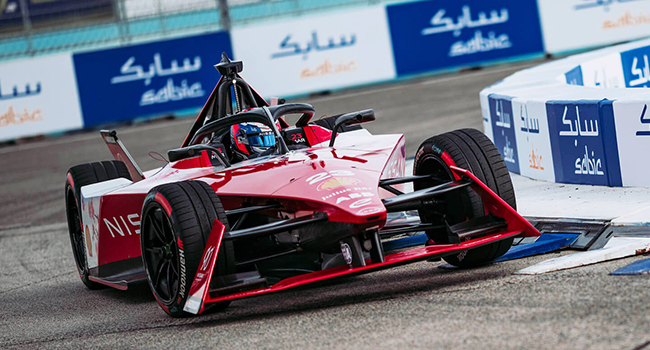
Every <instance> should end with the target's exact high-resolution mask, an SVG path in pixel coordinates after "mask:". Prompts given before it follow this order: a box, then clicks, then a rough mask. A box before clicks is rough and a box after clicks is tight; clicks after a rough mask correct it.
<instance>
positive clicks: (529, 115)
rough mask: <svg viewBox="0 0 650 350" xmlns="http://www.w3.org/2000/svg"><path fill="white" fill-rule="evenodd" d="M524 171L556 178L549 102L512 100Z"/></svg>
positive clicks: (522, 173)
mask: <svg viewBox="0 0 650 350" xmlns="http://www.w3.org/2000/svg"><path fill="white" fill-rule="evenodd" d="M512 113H513V121H514V124H515V134H516V135H517V138H516V140H517V150H518V151H519V152H518V155H519V170H520V174H521V175H524V176H528V177H530V178H533V179H539V180H546V181H552V182H555V170H554V169H553V154H552V152H551V141H550V138H549V130H548V118H547V116H546V103H545V102H543V101H526V100H520V99H517V98H515V99H513V100H512Z"/></svg>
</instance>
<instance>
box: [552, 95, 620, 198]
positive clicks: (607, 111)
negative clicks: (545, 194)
mask: <svg viewBox="0 0 650 350" xmlns="http://www.w3.org/2000/svg"><path fill="white" fill-rule="evenodd" d="M611 104H612V101H607V100H603V101H600V102H599V101H548V102H547V103H546V114H547V117H548V125H549V134H550V140H551V149H552V152H553V162H554V168H555V179H556V181H557V182H564V183H574V184H588V185H604V186H622V182H621V169H620V164H619V159H618V149H617V142H616V129H615V124H614V117H613V115H612V114H611V109H612V108H611Z"/></svg>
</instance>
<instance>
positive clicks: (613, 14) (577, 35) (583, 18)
mask: <svg viewBox="0 0 650 350" xmlns="http://www.w3.org/2000/svg"><path fill="white" fill-rule="evenodd" d="M537 4H538V6H539V11H540V16H541V20H542V32H543V34H544V45H545V48H546V51H547V52H549V53H560V52H565V51H570V50H577V49H583V48H588V47H594V46H600V45H607V44H612V43H617V42H622V41H627V40H633V39H639V38H643V37H647V36H650V0H538V1H537Z"/></svg>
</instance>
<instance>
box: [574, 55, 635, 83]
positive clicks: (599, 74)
mask: <svg viewBox="0 0 650 350" xmlns="http://www.w3.org/2000/svg"><path fill="white" fill-rule="evenodd" d="M581 66H582V78H583V82H584V86H588V87H598V88H622V87H625V80H624V75H623V67H622V66H621V55H620V54H619V53H618V52H615V53H611V54H609V55H605V56H602V57H598V58H596V59H593V60H589V61H587V62H584V63H582V64H581Z"/></svg>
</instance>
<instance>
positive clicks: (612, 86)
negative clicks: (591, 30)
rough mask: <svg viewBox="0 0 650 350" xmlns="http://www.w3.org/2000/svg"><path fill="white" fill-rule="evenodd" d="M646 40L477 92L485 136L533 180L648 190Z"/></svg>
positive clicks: (519, 75) (649, 76)
mask: <svg viewBox="0 0 650 350" xmlns="http://www.w3.org/2000/svg"><path fill="white" fill-rule="evenodd" d="M648 56H650V40H643V41H638V42H634V43H631V44H625V45H619V46H614V47H610V48H606V49H603V50H598V51H593V52H589V53H586V54H581V55H575V56H569V57H567V58H565V59H562V60H558V61H554V62H551V63H547V64H543V65H540V66H537V67H533V68H530V69H526V70H523V71H520V72H517V73H515V74H513V75H512V76H510V77H508V78H506V79H504V80H503V81H501V82H499V83H497V84H495V85H493V86H490V87H488V88H486V89H484V90H483V91H481V94H480V98H481V104H482V106H483V110H482V113H483V124H484V126H485V132H486V134H487V135H488V136H489V137H490V138H491V139H492V140H493V141H494V142H495V144H496V145H497V147H498V148H499V150H500V151H501V154H502V155H503V156H504V159H505V161H506V164H507V166H508V169H509V170H510V171H512V172H515V173H519V174H521V175H525V176H528V177H531V178H534V179H541V180H547V181H555V182H562V183H571V184H590V185H604V186H650V178H649V177H648V176H647V174H648V173H649V172H650V163H649V162H647V161H644V160H643V158H642V156H643V155H644V154H645V153H646V152H647V151H648V150H650V113H649V112H648V104H650V94H649V93H648V90H647V87H649V86H650V71H649V69H650V65H648Z"/></svg>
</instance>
